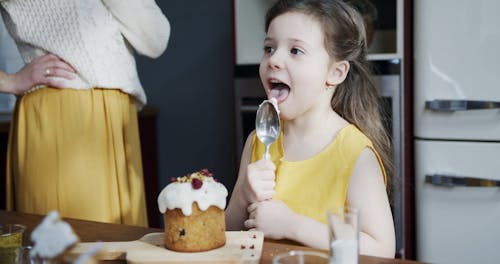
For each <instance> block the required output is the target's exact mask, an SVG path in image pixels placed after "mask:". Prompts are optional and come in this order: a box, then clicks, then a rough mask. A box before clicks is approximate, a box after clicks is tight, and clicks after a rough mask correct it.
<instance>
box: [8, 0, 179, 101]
mask: <svg viewBox="0 0 500 264" xmlns="http://www.w3.org/2000/svg"><path fill="white" fill-rule="evenodd" d="M0 5H1V7H2V8H0V10H1V11H2V17H3V19H4V22H5V26H6V28H7V30H8V31H9V33H10V34H11V36H12V37H13V39H14V40H15V42H16V44H17V46H18V48H19V51H20V53H21V56H22V58H23V60H24V61H25V62H26V63H29V62H30V61H32V60H33V59H34V58H36V57H38V56H41V55H45V54H47V53H53V54H56V55H58V56H59V57H61V58H62V59H64V60H65V61H66V62H68V63H69V64H70V65H71V66H72V67H73V68H74V69H75V70H76V71H77V73H78V78H76V79H74V80H71V81H67V80H66V81H65V83H64V86H65V87H68V88H73V89H89V88H92V87H100V88H111V89H115V88H118V89H121V90H122V91H124V92H125V93H129V94H132V95H133V96H135V97H136V98H137V100H138V103H139V105H144V104H146V95H145V93H144V90H143V88H142V85H141V83H140V81H139V77H138V74H137V69H136V63H135V59H134V55H133V51H132V49H131V46H132V47H133V49H135V50H136V51H137V52H138V53H140V54H143V55H146V56H149V57H153V58H156V57H158V56H160V55H161V54H162V53H163V51H164V50H165V49H166V46H167V42H168V39H169V36H170V25H169V23H168V20H167V18H166V17H165V16H164V15H163V13H162V11H161V10H160V8H159V7H158V6H157V5H156V3H155V1H154V0H102V1H101V0H0ZM129 44H130V45H129Z"/></svg>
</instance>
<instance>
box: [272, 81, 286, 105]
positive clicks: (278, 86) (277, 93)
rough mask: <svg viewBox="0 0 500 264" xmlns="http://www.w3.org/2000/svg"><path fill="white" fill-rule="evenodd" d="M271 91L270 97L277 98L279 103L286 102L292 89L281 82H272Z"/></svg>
mask: <svg viewBox="0 0 500 264" xmlns="http://www.w3.org/2000/svg"><path fill="white" fill-rule="evenodd" d="M270 87H271V90H270V91H269V97H270V98H275V99H276V100H277V101H278V103H281V102H283V101H285V100H286V98H287V97H288V94H289V93H290V87H289V86H288V85H287V84H285V83H282V82H280V81H274V80H272V81H271V86H270Z"/></svg>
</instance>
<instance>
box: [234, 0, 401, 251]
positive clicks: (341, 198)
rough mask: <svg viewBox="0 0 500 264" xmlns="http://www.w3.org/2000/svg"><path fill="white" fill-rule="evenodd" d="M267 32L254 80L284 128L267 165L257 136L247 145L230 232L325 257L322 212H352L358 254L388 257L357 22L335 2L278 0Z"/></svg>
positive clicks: (380, 170) (385, 142)
mask: <svg viewBox="0 0 500 264" xmlns="http://www.w3.org/2000/svg"><path fill="white" fill-rule="evenodd" d="M266 32H267V35H266V38H265V40H264V55H263V57H262V60H261V64H260V70H259V73H260V78H261V81H262V84H263V86H264V89H265V92H266V94H267V96H268V97H269V98H276V99H277V101H278V103H279V110H280V111H281V112H280V118H281V119H282V121H283V122H282V124H283V126H282V127H283V128H282V131H281V134H280V137H279V139H278V140H277V141H276V142H275V143H274V144H272V145H271V148H270V153H271V159H270V160H269V159H261V157H262V154H263V151H264V145H263V144H262V143H261V142H260V141H259V140H258V139H257V138H256V136H255V133H252V134H251V135H250V136H249V137H248V139H247V141H246V144H245V147H244V150H243V154H242V159H241V165H240V171H239V176H238V180H237V182H236V185H235V187H234V190H233V194H232V197H231V199H230V201H229V205H228V208H227V211H226V223H227V228H228V230H241V229H256V230H260V231H262V232H264V234H265V236H266V238H271V239H287V240H293V241H296V242H299V243H301V244H304V245H307V246H310V247H316V248H323V249H328V240H329V239H328V227H327V225H326V222H327V219H326V212H327V210H328V209H330V208H333V207H336V206H350V207H354V208H357V209H358V210H359V212H360V216H361V217H360V253H361V254H364V255H376V256H382V257H389V258H393V257H394V253H395V235H394V223H393V220H392V214H391V209H390V205H389V199H388V195H387V192H386V184H387V178H386V175H390V171H389V169H390V168H391V162H390V141H389V139H388V137H387V134H386V133H385V131H384V128H383V126H382V123H381V117H380V115H379V110H378V104H377V100H378V94H377V91H376V89H375V87H374V85H373V83H372V82H371V80H370V75H369V74H370V73H369V71H368V70H367V67H366V37H365V29H364V25H363V20H362V18H361V17H360V15H359V14H358V13H357V12H356V11H355V10H353V9H352V8H351V7H350V6H348V5H347V4H345V3H344V2H342V1H341V0H280V1H278V2H277V3H276V4H275V5H274V6H273V7H272V8H271V9H270V10H269V11H268V13H267V16H266ZM384 165H385V168H384ZM386 170H387V171H386Z"/></svg>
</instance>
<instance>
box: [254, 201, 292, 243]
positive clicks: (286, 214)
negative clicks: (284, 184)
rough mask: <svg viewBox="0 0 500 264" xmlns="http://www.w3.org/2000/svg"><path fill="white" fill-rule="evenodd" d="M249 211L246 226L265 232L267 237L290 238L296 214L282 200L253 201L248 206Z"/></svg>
mask: <svg viewBox="0 0 500 264" xmlns="http://www.w3.org/2000/svg"><path fill="white" fill-rule="evenodd" d="M247 210H248V213H249V218H248V220H246V221H245V227H246V228H248V229H256V230H259V231H261V232H263V233H264V236H265V237H266V238H271V239H285V238H286V239H289V238H290V235H291V232H292V231H291V230H292V228H293V224H294V223H295V222H296V221H295V220H294V219H295V216H296V214H295V213H294V212H293V211H292V210H291V209H290V208H289V207H288V206H287V205H286V204H285V203H283V202H282V201H280V200H268V201H263V202H258V203H253V204H251V205H250V206H248V208H247Z"/></svg>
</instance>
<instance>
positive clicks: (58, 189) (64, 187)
mask: <svg viewBox="0 0 500 264" xmlns="http://www.w3.org/2000/svg"><path fill="white" fill-rule="evenodd" d="M7 155H8V156H7V209H8V210H16V211H19V212H25V213H35V214H46V213H48V212H49V211H51V210H58V211H59V213H60V214H61V216H63V217H70V218H77V219H85V220H93V221H99V222H108V223H121V224H128V225H141V226H147V215H146V202H145V194H144V180H143V175H142V161H141V151H140V142H139V132H138V124H137V111H136V106H135V101H134V99H133V98H132V97H131V96H129V95H128V94H126V93H123V92H121V91H120V90H115V89H113V90H111V89H91V90H75V89H54V88H43V89H39V90H36V91H34V92H32V93H29V94H26V95H24V96H22V97H20V98H18V101H17V103H16V107H15V110H14V113H13V116H12V122H11V129H10V134H9V145H8V153H7Z"/></svg>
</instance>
